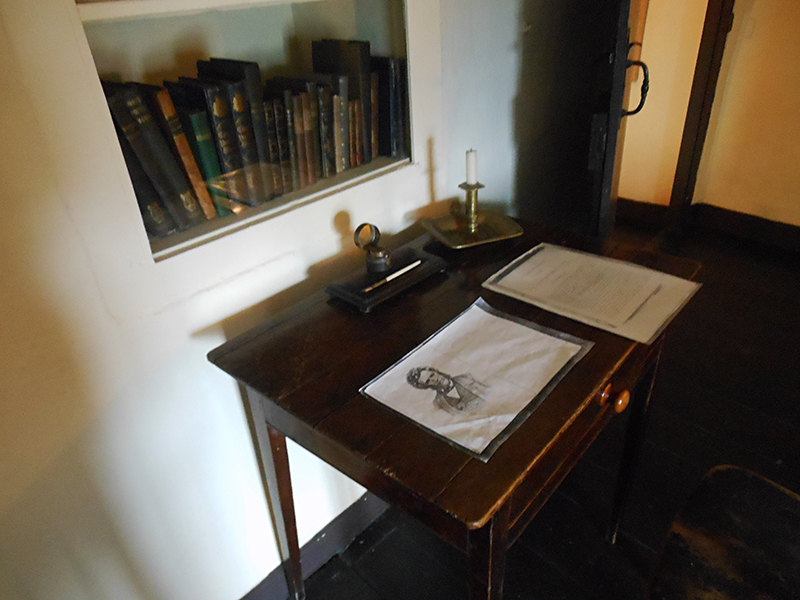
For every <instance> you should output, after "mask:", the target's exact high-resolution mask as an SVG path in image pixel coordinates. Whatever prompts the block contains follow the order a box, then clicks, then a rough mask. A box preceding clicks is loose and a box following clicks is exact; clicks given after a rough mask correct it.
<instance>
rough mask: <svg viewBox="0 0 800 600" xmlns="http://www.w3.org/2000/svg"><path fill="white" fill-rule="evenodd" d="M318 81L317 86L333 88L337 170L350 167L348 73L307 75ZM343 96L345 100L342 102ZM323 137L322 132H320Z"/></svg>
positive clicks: (332, 100)
mask: <svg viewBox="0 0 800 600" xmlns="http://www.w3.org/2000/svg"><path fill="white" fill-rule="evenodd" d="M306 77H307V78H309V79H312V80H313V81H315V82H316V83H317V86H318V87H319V86H327V87H330V90H331V106H332V108H333V121H334V123H335V130H334V132H333V133H334V139H335V140H338V142H335V147H334V152H335V156H336V158H335V160H336V172H337V173H341V172H342V171H344V170H346V169H349V168H350V134H349V131H350V109H349V105H348V103H347V101H346V100H347V98H348V94H349V92H348V89H349V86H348V82H347V75H342V74H337V73H312V74H310V75H306ZM342 98H344V99H345V102H342ZM320 137H321V134H320Z"/></svg>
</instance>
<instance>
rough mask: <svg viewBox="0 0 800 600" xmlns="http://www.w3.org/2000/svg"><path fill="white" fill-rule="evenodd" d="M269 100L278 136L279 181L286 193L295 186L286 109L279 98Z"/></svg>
mask: <svg viewBox="0 0 800 600" xmlns="http://www.w3.org/2000/svg"><path fill="white" fill-rule="evenodd" d="M270 102H271V104H272V108H273V112H274V113H275V133H276V135H277V137H278V156H279V157H280V161H281V183H282V184H283V193H284V194H288V193H289V192H291V191H292V190H294V189H295V187H294V181H293V178H292V148H291V145H290V144H289V130H288V127H287V124H286V109H285V108H284V105H283V100H282V99H281V98H273V99H272V100H271V101H270Z"/></svg>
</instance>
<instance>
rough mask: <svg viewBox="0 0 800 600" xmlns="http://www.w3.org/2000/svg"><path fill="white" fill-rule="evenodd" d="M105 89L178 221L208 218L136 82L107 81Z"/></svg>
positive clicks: (178, 223) (115, 114)
mask: <svg viewBox="0 0 800 600" xmlns="http://www.w3.org/2000/svg"><path fill="white" fill-rule="evenodd" d="M104 89H105V91H106V97H107V100H108V106H109V108H110V110H111V114H112V116H113V118H114V119H115V121H116V122H117V124H118V125H119V127H120V129H121V130H122V133H123V134H124V136H125V138H126V139H127V140H128V142H129V143H130V145H131V147H132V148H133V151H134V153H135V154H136V157H137V158H138V159H139V162H140V163H141V165H142V168H143V169H144V172H145V173H146V174H147V176H148V178H149V179H150V181H151V182H152V184H153V187H154V188H155V189H156V191H157V192H158V195H159V197H160V198H161V201H162V203H163V206H164V208H166V209H167V212H168V213H169V215H170V217H171V218H172V220H173V222H174V223H175V225H176V226H177V227H178V228H179V229H187V228H189V227H192V226H193V225H196V224H199V223H202V222H203V221H205V220H206V219H205V215H204V214H203V211H202V209H201V208H200V204H199V202H198V201H197V198H196V197H195V195H194V192H193V191H192V188H191V186H190V185H189V181H188V180H187V179H186V176H185V175H184V174H183V171H182V170H181V168H180V167H179V166H178V163H177V162H176V160H175V157H174V156H173V155H172V151H171V150H170V149H169V146H168V145H167V140H166V139H165V138H164V136H163V134H162V133H161V130H160V128H159V126H158V124H157V123H156V122H155V120H154V119H153V115H152V114H151V113H150V111H149V109H148V108H147V106H146V105H145V103H144V100H143V99H142V95H141V94H140V92H139V90H138V89H137V88H136V86H135V85H132V84H127V85H126V84H109V83H104Z"/></svg>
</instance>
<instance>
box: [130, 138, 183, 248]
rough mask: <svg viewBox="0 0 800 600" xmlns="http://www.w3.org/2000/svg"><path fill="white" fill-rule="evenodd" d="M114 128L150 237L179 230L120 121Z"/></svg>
mask: <svg viewBox="0 0 800 600" xmlns="http://www.w3.org/2000/svg"><path fill="white" fill-rule="evenodd" d="M114 129H115V130H116V132H117V138H119V145H120V148H122V157H123V158H124V159H125V166H127V167H128V173H129V174H130V177H131V184H132V185H133V192H134V194H135V195H136V202H137V204H138V205H139V212H140V213H141V215H142V222H143V223H144V228H145V231H147V235H148V236H149V237H155V238H161V237H166V236H168V235H169V234H170V233H173V232H174V231H177V229H178V228H177V227H176V226H175V223H174V222H173V220H172V218H171V217H170V216H169V213H168V212H167V211H166V209H165V208H164V206H163V204H162V202H161V198H160V197H159V195H158V192H157V191H156V188H155V187H154V186H153V182H152V181H150V178H149V177H148V176H147V173H145V172H144V169H143V168H142V164H141V163H140V162H139V159H138V158H137V157H136V153H135V152H134V151H133V148H132V147H131V145H130V142H128V139H127V138H126V137H125V134H124V133H123V132H122V129H121V128H120V126H119V124H118V123H116V122H115V123H114Z"/></svg>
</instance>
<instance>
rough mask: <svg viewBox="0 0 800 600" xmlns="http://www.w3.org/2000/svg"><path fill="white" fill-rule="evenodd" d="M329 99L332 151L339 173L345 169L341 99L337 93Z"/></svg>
mask: <svg viewBox="0 0 800 600" xmlns="http://www.w3.org/2000/svg"><path fill="white" fill-rule="evenodd" d="M331 100H332V102H331V103H332V105H333V151H334V158H335V161H336V162H335V164H336V172H337V173H341V172H342V171H344V170H345V166H344V139H343V137H342V99H341V98H340V97H339V95H338V94H334V96H333V98H331Z"/></svg>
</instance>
